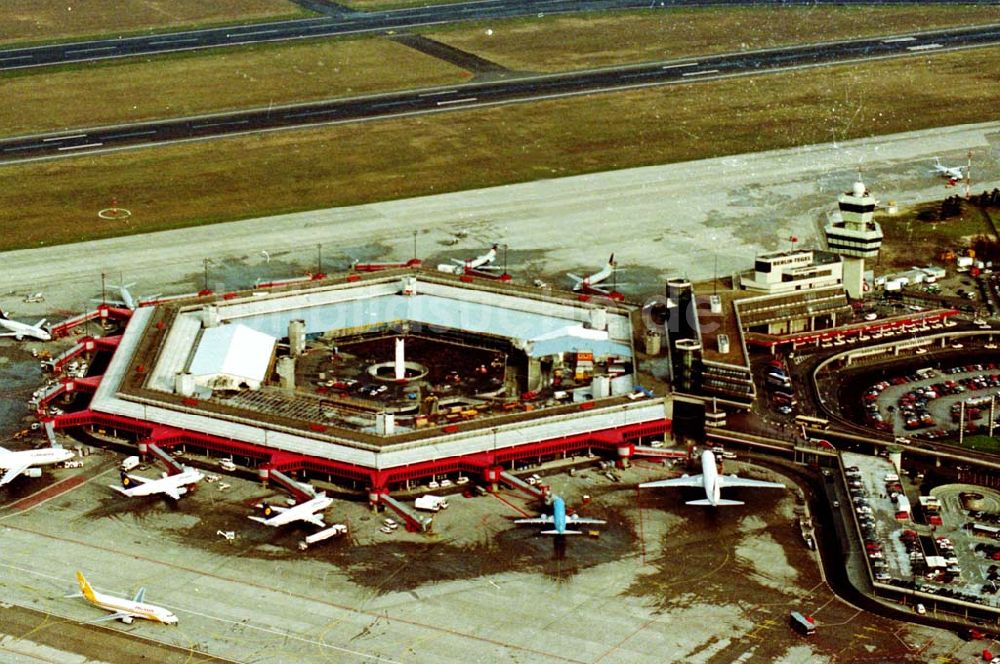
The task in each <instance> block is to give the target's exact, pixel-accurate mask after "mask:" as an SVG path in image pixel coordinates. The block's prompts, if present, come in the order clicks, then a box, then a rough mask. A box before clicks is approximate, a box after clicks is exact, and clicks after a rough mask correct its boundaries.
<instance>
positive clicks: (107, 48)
mask: <svg viewBox="0 0 1000 664" xmlns="http://www.w3.org/2000/svg"><path fill="white" fill-rule="evenodd" d="M117 48H118V47H117V46H95V47H93V48H80V49H77V50H75V51H66V55H76V54H77V53H93V52H94V51H114V50H115V49H117Z"/></svg>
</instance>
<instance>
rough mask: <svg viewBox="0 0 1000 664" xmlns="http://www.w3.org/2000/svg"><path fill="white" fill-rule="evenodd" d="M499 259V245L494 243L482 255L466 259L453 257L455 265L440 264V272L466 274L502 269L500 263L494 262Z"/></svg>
mask: <svg viewBox="0 0 1000 664" xmlns="http://www.w3.org/2000/svg"><path fill="white" fill-rule="evenodd" d="M496 259H497V245H495V244H494V245H493V246H492V247H491V248H490V250H489V251H487V252H486V253H485V254H483V255H481V256H476V257H475V258H467V259H466V260H464V261H461V260H458V259H457V258H452V259H451V260H452V262H454V263H455V265H449V264H447V263H444V264H443V265H438V268H437V269H438V272H447V273H448V274H465V273H468V272H476V271H484V270H499V269H501V268H500V266H499V265H493V262H494V261H496Z"/></svg>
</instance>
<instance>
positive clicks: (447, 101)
mask: <svg viewBox="0 0 1000 664" xmlns="http://www.w3.org/2000/svg"><path fill="white" fill-rule="evenodd" d="M468 101H476V97H466V98H465V99H445V100H444V101H439V102H438V103H437V105H438V106H446V105H448V104H464V103H465V102H468Z"/></svg>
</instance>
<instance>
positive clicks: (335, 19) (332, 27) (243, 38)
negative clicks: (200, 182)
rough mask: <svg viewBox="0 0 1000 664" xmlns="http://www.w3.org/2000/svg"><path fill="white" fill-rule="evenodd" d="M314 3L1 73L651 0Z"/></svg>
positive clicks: (32, 54) (65, 46)
mask: <svg viewBox="0 0 1000 664" xmlns="http://www.w3.org/2000/svg"><path fill="white" fill-rule="evenodd" d="M311 4H313V5H317V6H315V7H313V9H316V10H322V11H324V13H326V14H327V15H326V16H323V17H319V18H310V19H299V20H291V21H276V22H272V23H253V24H251V25H236V26H227V27H219V28H208V29H202V30H190V31H185V32H166V33H160V34H155V35H143V36H136V37H123V38H119V39H99V40H91V41H80V42H73V43H62V44H49V45H45V46H35V47H29V48H12V49H5V50H0V71H4V70H10V69H23V68H25V67H43V66H51V65H60V64H68V63H72V62H88V61H92V60H104V59H108V58H125V57H132V56H137V55H150V54H154V53H170V52H174V51H189V50H194V49H202V48H215V47H220V46H235V45H237V44H254V43H260V42H272V41H286V40H291V39H306V38H311V37H331V36H336V35H356V34H365V33H379V32H388V31H390V30H393V31H400V30H405V29H407V28H417V27H422V26H428V25H437V24H444V23H454V22H456V21H476V20H483V19H501V18H512V17H516V16H525V15H528V16H530V15H542V14H562V13H568V12H587V11H604V10H609V9H637V8H648V7H650V6H651V5H650V2H649V1H648V0H646V1H645V2H643V1H640V0H572V1H571V0H475V1H473V2H462V3H457V4H452V5H439V6H429V7H411V8H408V9H397V10H392V11H382V12H354V11H349V10H345V11H342V12H340V13H339V15H338V13H337V11H336V8H335V6H333V5H331V4H327V3H318V2H314V3H311ZM657 4H658V3H657ZM331 14H333V15H331Z"/></svg>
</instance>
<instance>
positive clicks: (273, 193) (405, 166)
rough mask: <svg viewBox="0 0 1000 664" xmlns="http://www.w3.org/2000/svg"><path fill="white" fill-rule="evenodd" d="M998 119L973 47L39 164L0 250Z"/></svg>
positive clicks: (999, 74)
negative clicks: (125, 215) (107, 211)
mask: <svg viewBox="0 0 1000 664" xmlns="http://www.w3.org/2000/svg"><path fill="white" fill-rule="evenodd" d="M970 53H974V54H975V57H974V58H972V57H969V54H970ZM956 81H961V82H962V85H960V86H959V85H956V83H955V82H956ZM720 100H725V104H724V111H725V112H720ZM997 119H1000V49H998V48H988V49H987V48H984V49H977V50H975V51H968V52H963V53H950V54H942V55H938V56H936V57H933V58H927V57H915V58H905V59H898V60H889V61H882V62H877V63H870V64H864V65H850V66H841V67H829V68H817V69H810V70H802V71H796V72H793V73H788V74H780V75H771V76H760V77H753V78H750V77H748V78H735V79H729V80H722V81H706V82H701V83H697V84H691V85H684V86H669V87H658V88H648V89H644V90H637V91H628V92H620V93H613V94H601V95H592V96H589V97H570V98H563V99H555V100H549V101H546V102H541V103H533V104H515V105H510V106H506V107H496V108H489V109H482V110H476V111H465V112H453V113H441V114H432V115H425V116H415V117H409V118H404V119H398V120H392V121H383V122H372V123H361V124H347V125H338V126H330V127H323V128H315V129H309V130H299V131H285V132H274V133H268V134H263V135H255V136H244V137H236V138H231V139H224V140H213V141H207V142H203V143H189V144H184V145H175V146H169V147H164V148H157V149H143V150H134V151H124V152H118V153H113V154H108V155H100V156H92V157H78V158H73V159H66V160H58V161H53V162H38V163H32V164H25V165H23V166H17V167H2V168H0V218H2V219H3V220H4V231H5V232H4V233H3V236H2V243H3V244H2V248H5V249H9V248H15V247H30V246H38V245H40V244H55V243H64V242H73V241H77V240H81V239H84V238H94V237H106V236H111V235H118V234H123V233H133V232H142V231H148V230H159V229H166V228H175V227H181V226H190V225H196V224H205V223H211V222H217V221H222V220H231V219H239V218H246V217H253V216H260V215H265V214H274V213H280V212H288V211H292V210H303V209H312V208H320V207H329V206H339V205H351V204H357V203H364V202H370V201H378V200H387V199H395V198H402V197H408V196H418V195H424V194H434V193H441V192H445V191H455V190H464V189H472V188H476V187H483V186H488V185H499V184H506V183H512V182H522V181H529V180H537V179H541V178H550V177H558V176H564V175H573V174H578V173H585V172H593V171H603V170H608V169H618V168H627V167H633V166H644V165H650V164H661V163H669V162H678V161H686V160H691V159H699V158H705V157H713V156H719V155H726V154H739V153H744V152H755V151H760V150H768V149H773V148H784V147H790V146H795V145H804V144H810V143H823V142H827V141H829V140H831V138H836V139H837V140H845V139H848V138H853V137H860V136H867V135H878V134H886V133H892V132H900V131H909V130H915V129H922V128H927V127H935V126H946V125H955V124H961V123H965V122H982V121H987V120H997ZM113 196H114V197H117V198H118V200H119V202H120V204H121V205H122V206H124V207H127V208H129V209H131V210H132V212H133V217H132V218H131V219H130V220H129V222H128V223H127V224H121V223H115V222H103V221H99V220H98V219H97V217H96V213H97V211H98V210H99V209H100V208H103V207H106V206H107V205H108V203H109V201H110V200H111V198H112V197H113Z"/></svg>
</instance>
